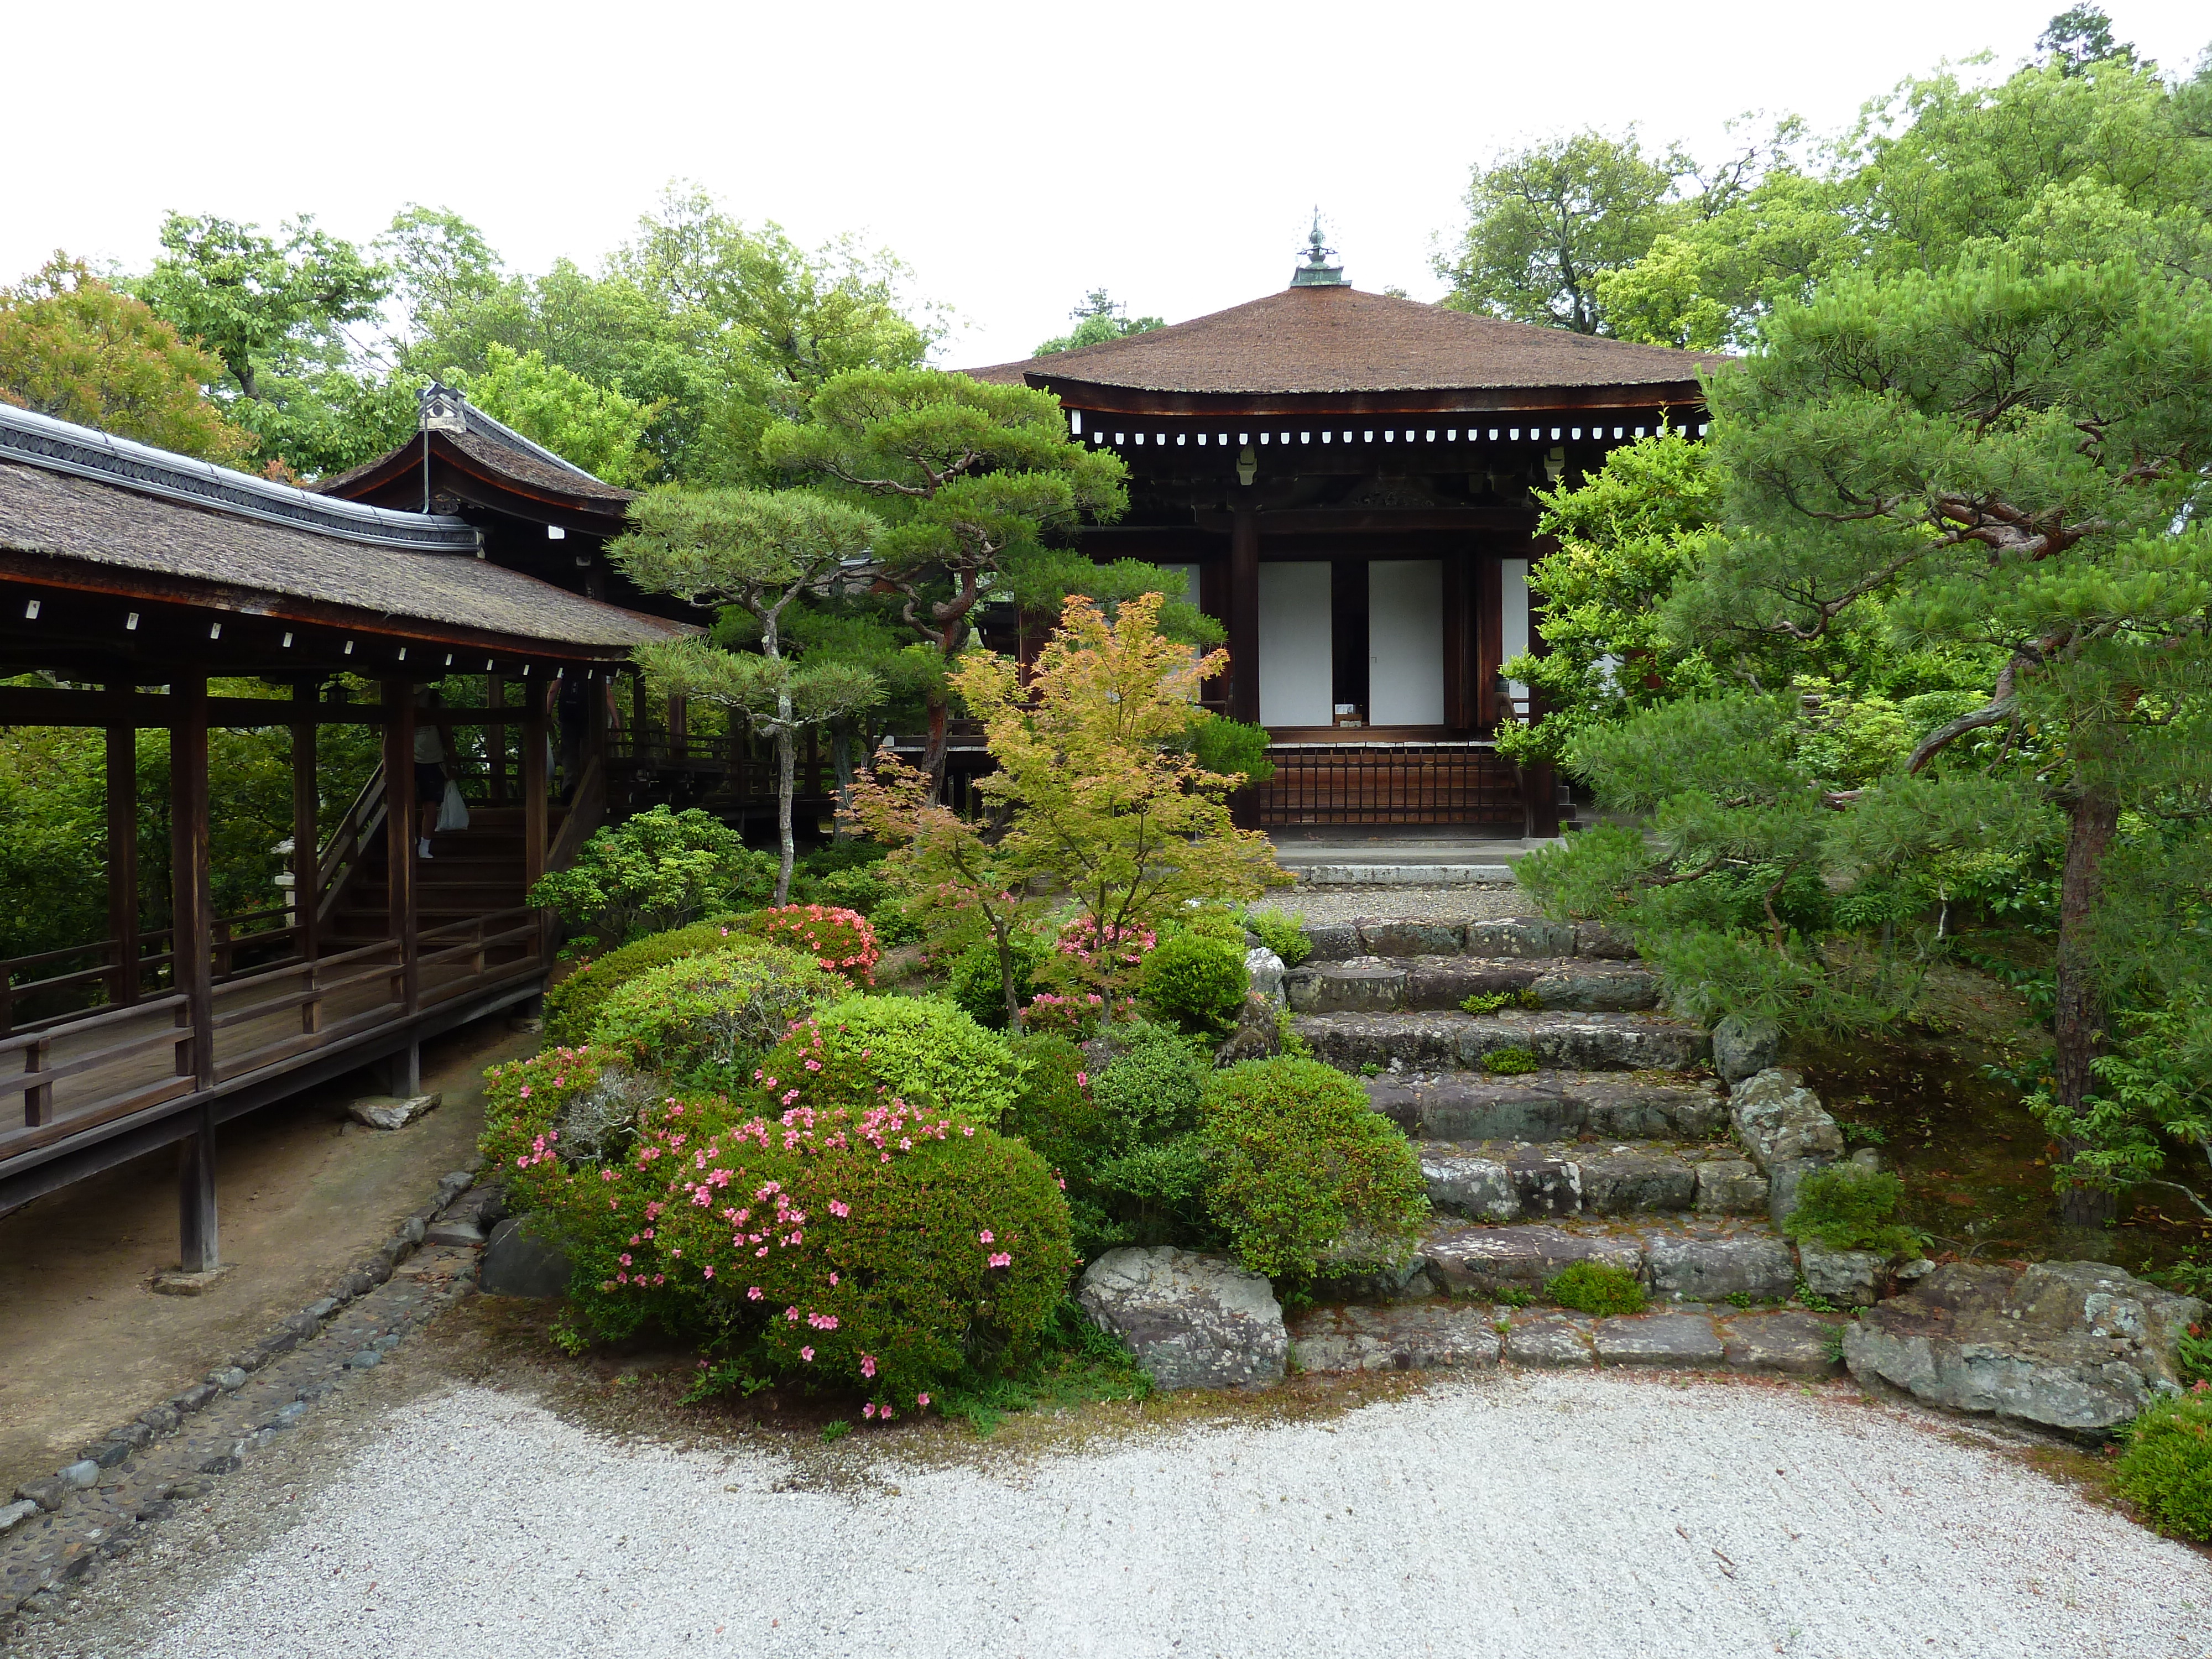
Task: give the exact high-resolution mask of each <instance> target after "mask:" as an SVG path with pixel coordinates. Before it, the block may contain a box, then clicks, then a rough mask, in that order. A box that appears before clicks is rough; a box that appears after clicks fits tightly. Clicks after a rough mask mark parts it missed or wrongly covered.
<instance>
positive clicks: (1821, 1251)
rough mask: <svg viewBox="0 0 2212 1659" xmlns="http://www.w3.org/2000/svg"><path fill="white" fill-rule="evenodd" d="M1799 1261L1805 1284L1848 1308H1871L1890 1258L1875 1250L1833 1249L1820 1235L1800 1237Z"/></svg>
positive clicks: (1816, 1294) (1814, 1291)
mask: <svg viewBox="0 0 2212 1659" xmlns="http://www.w3.org/2000/svg"><path fill="white" fill-rule="evenodd" d="M1797 1265H1798V1267H1800V1269H1802V1272H1803V1273H1804V1275H1805V1288H1806V1289H1807V1290H1808V1291H1812V1292H1813V1294H1814V1295H1815V1296H1820V1297H1826V1298H1827V1299H1828V1300H1829V1301H1831V1302H1834V1303H1838V1304H1841V1305H1842V1306H1844V1307H1846V1308H1870V1307H1872V1306H1873V1305H1874V1302H1875V1295H1876V1293H1877V1292H1878V1291H1879V1290H1880V1288H1881V1278H1882V1275H1883V1274H1884V1273H1887V1271H1888V1269H1889V1258H1888V1257H1887V1256H1886V1255H1876V1254H1875V1252H1874V1251H1872V1250H1836V1249H1830V1248H1829V1247H1828V1246H1826V1244H1823V1243H1820V1240H1819V1239H1817V1238H1801V1239H1799V1240H1798V1241H1797Z"/></svg>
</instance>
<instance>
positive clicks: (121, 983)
mask: <svg viewBox="0 0 2212 1659" xmlns="http://www.w3.org/2000/svg"><path fill="white" fill-rule="evenodd" d="M287 915H289V912H288V911H286V910H284V909H283V908H278V907H275V906H271V907H270V908H267V909H261V910H240V911H238V912H236V913H234V914H233V915H227V916H217V917H216V918H215V921H214V923H213V926H212V931H213V933H214V955H213V975H214V978H215V981H216V983H217V984H221V983H222V982H223V981H227V980H230V979H234V978H236V977H237V976H238V975H240V974H241V973H258V972H259V971H260V970H261V969H264V968H268V967H270V966H273V965H274V964H275V963H276V962H280V961H282V960H283V957H285V956H286V955H288V954H296V952H297V950H298V945H297V940H298V939H299V935H300V928H299V925H298V924H297V923H296V922H289V921H286V920H285V917H286V916H287ZM171 931H172V930H170V929H169V928H167V927H149V928H145V929H143V931H141V932H140V933H139V935H138V945H139V955H138V960H137V974H136V975H131V974H129V973H127V972H126V971H125V969H126V964H125V963H124V961H123V959H122V949H123V945H122V941H121V940H119V939H94V940H93V941H92V942H91V943H89V944H86V945H65V946H64V947H63V948H62V949H60V950H58V951H36V952H33V954H31V955H29V956H21V957H4V958H0V1036H9V1035H10V1034H12V1033H14V1032H16V1031H31V1030H39V1029H40V1028H41V1027H44V1026H49V1025H55V1024H61V1023H63V1022H65V1021H68V1020H72V1019H75V1018H77V1017H78V1016H79V1015H81V1014H82V1013H83V1012H85V1011H84V1010H83V1009H82V1008H74V1009H64V1010H61V1011H58V1012H52V1013H46V1014H33V1015H32V1016H31V1017H29V1018H25V1019H20V1020H19V1019H17V1018H15V1011H16V1008H17V1007H18V1006H20V1005H21V1004H24V1003H27V1002H31V1001H33V1000H34V999H36V998H40V997H42V996H55V995H60V994H64V993H67V992H74V991H78V990H80V989H81V988H82V987H88V986H95V985H97V986H100V987H101V988H102V989H103V990H104V991H105V992H106V996H107V999H108V1000H109V1002H110V1003H112V1004H114V1005H116V1006H125V1007H128V1006H137V1005H138V1004H141V1003H143V1000H144V991H145V989H146V987H149V986H153V985H155V983H156V981H157V979H158V977H159V976H160V975H162V974H163V972H164V971H165V970H167V969H169V968H170V967H171V966H172V964H173V961H174V957H173V953H172V952H171V951H168V950H166V949H158V948H157V949H152V950H149V949H148V948H147V947H148V946H157V947H158V946H161V945H164V944H165V943H166V942H167V940H168V939H169V938H170V937H171ZM276 947H281V949H278V951H277V954H276V956H275V957H270V956H268V955H265V954H264V952H266V951H270V950H271V949H272V948H276ZM88 956H89V957H97V958H98V960H97V961H95V962H94V963H93V965H92V966H90V967H88V968H77V969H70V970H69V971H67V972H64V973H59V974H50V975H46V976H45V977H43V978H40V979H29V980H21V981H18V980H17V979H16V977H15V976H16V975H18V974H21V973H23V972H25V971H26V970H27V969H35V968H43V967H45V966H46V965H48V964H49V963H57V962H65V961H68V960H70V958H72V957H88ZM240 957H246V961H245V962H244V963H241V962H240ZM134 983H135V984H136V985H137V987H139V993H140V994H139V995H138V996H137V997H136V998H133V997H132V996H131V994H130V987H131V985H133V984H134Z"/></svg>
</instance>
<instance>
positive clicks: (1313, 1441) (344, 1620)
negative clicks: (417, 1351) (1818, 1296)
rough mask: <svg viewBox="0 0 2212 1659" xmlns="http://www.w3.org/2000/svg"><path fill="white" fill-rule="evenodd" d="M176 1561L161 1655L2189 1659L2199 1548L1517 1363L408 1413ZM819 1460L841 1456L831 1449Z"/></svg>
mask: <svg viewBox="0 0 2212 1659" xmlns="http://www.w3.org/2000/svg"><path fill="white" fill-rule="evenodd" d="M390 1427H391V1428H392V1432H389V1433H386V1434H380V1435H378V1436H376V1437H375V1443H374V1446H373V1448H372V1449H369V1450H368V1451H367V1452H365V1453H364V1454H362V1456H361V1458H360V1460H359V1462H357V1463H356V1464H355V1465H354V1466H353V1468H351V1469H350V1470H349V1472H348V1474H346V1475H345V1477H344V1478H343V1479H342V1480H339V1481H337V1483H336V1484H333V1485H330V1486H325V1487H324V1488H323V1489H322V1490H321V1491H320V1492H319V1493H318V1494H317V1495H315V1496H313V1498H308V1499H307V1500H306V1501H305V1502H304V1503H303V1504H302V1506H301V1507H302V1510H303V1513H302V1514H301V1522H300V1524H298V1525H296V1526H295V1527H293V1528H289V1530H287V1531H285V1532H283V1533H282V1534H278V1535H277V1536H276V1539H275V1541H273V1543H271V1544H270V1545H269V1546H267V1547H264V1549H263V1550H262V1551H261V1552H260V1553H258V1554H257V1555H254V1556H252V1558H250V1559H247V1560H246V1561H245V1562H244V1563H243V1564H242V1565H240V1567H238V1568H236V1569H235V1570H234V1571H230V1572H229V1573H228V1576H226V1577H220V1578H210V1579H208V1580H206V1581H204V1583H203V1585H202V1587H201V1588H200V1589H197V1591H195V1592H194V1593H192V1595H191V1598H190V1599H189V1600H188V1601H185V1602H184V1603H183V1604H182V1605H180V1606H179V1607H177V1608H176V1609H175V1610H174V1613H173V1617H172V1618H171V1619H170V1620H169V1621H168V1622H167V1630H166V1632H164V1637H163V1638H162V1639H159V1640H157V1641H156V1642H155V1644H154V1645H153V1646H152V1648H151V1649H150V1651H152V1652H154V1653H155V1654H159V1655H163V1656H176V1659H228V1656H239V1659H245V1656H253V1659H289V1656H295V1655H298V1656H315V1659H340V1656H349V1655H389V1654H394V1653H466V1654H469V1655H471V1656H479V1659H489V1656H505V1655H530V1656H538V1655H561V1656H564V1659H566V1656H582V1655H617V1654H619V1655H625V1656H631V1655H638V1654H666V1653H674V1652H679V1651H680V1652H698V1653H702V1654H716V1653H729V1654H732V1655H742V1656H745V1659H754V1656H761V1659H781V1656H799V1655H817V1654H823V1655H827V1654H836V1655H863V1656H868V1659H928V1656H939V1655H944V1656H958V1659H995V1656H1002V1655H1003V1656H1013V1655H1025V1656H1030V1659H1060V1656H1075V1655H1085V1656H1087V1655H1114V1656H1119V1655H1147V1656H1159V1655H1165V1656H1200V1655H1237V1656H1243V1655H1252V1656H1268V1659H1275V1656H1289V1655H1300V1654H1325V1655H1332V1656H1334V1655H1352V1656H1358V1655H1369V1654H1374V1655H1391V1656H1400V1655H1410V1654H1425V1653H1436V1654H1447V1655H1453V1656H1489V1655H1499V1656H1504V1655H1514V1656H1520V1655H1527V1654H1541V1655H1544V1656H1547V1659H1556V1656H1583V1655H1624V1656H1626V1655H1634V1656H1639V1659H1671V1656H1682V1659H1725V1656H1737V1655H1752V1654H1766V1653H1782V1654H1790V1655H1819V1656H1869V1659H1897V1656H1900V1655H1909V1654H1917V1653H1927V1654H1931V1655H1941V1656H1944V1659H1955V1656H1983V1655H1986V1656H1990V1659H2020V1656H2025V1655H2044V1654H2048V1655H2054V1656H2058V1655H2063V1656H2067V1659H2091V1656H2106V1655H2110V1656H2125V1659H2167V1656H2188V1659H2203V1656H2204V1655H2206V1654H2207V1653H2208V1651H2212V1566H2208V1564H2207V1562H2206V1560H2205V1559H2203V1558H2202V1557H2200V1556H2198V1555H2197V1554H2195V1553H2191V1551H2189V1550H2187V1549H2185V1548H2184V1547H2181V1546H2179V1545H2177V1544H2173V1543H2171V1542H2168V1541H2163V1540H2161V1539H2159V1538H2157V1537H2156V1536H2154V1535H2153V1534H2149V1533H2148V1532H2145V1531H2142V1529H2140V1528H2136V1527H2135V1526H2133V1525H2132V1524H2130V1522H2127V1521H2125V1520H2124V1519H2122V1518H2120V1517H2119V1516H2115V1515H2113V1514H2111V1513H2109V1512H2107V1511H2105V1510H2099V1509H2096V1508H2093V1507H2092V1506H2090V1505H2087V1504H2083V1503H2081V1502H2080V1501H2078V1500H2077V1499H2075V1498H2074V1497H2073V1496H2071V1495H2070V1494H2069V1492H2067V1491H2066V1490H2064V1489H2063V1487H2061V1486H2057V1485H2056V1484H2054V1483H2053V1482H2051V1480H2047V1479H2045V1478H2044V1477H2042V1476H2040V1475H2038V1474H2033V1473H2032V1472H2030V1471H2027V1470H2025V1469H2023V1468H2020V1467H2019V1466H2017V1465H2016V1464H2015V1463H2013V1462H2010V1461H2008V1459H2007V1458H2005V1457H2004V1456H2003V1455H2002V1454H2001V1453H1999V1452H1997V1451H1996V1450H1993V1449H1990V1447H1988V1446H1986V1445H1983V1444H1979V1443H1972V1440H1971V1437H1963V1436H1960V1435H1958V1434H1956V1433H1955V1432H1954V1431H1951V1430H1950V1429H1949V1428H1948V1425H1942V1424H1940V1423H1936V1422H1933V1421H1931V1420H1929V1419H1923V1418H1916V1417H1912V1416H1910V1415H1908V1414H1905V1413H1897V1412H1893V1411H1891V1410H1889V1409H1888V1408H1886V1407H1866V1406H1863V1405H1860V1404H1859V1403H1857V1401H1856V1400H1855V1399H1851V1398H1849V1397H1847V1396H1843V1395H1835V1394H1825V1393H1824V1394H1820V1395H1809V1394H1807V1393H1803V1392H1800V1391H1798V1390H1796V1389H1787V1388H1766V1387H1757V1386H1747V1385H1743V1384H1730V1383H1708V1382H1691V1383H1668V1382H1666V1381H1654V1380H1651V1379H1648V1378H1646V1379H1638V1378H1634V1377H1626V1376H1604V1375H1596V1376H1592V1375H1588V1374H1583V1375H1559V1374H1541V1373H1540V1374H1529V1373H1520V1374H1516V1375H1509V1376H1496V1375H1492V1376H1484V1377H1480V1378H1475V1379H1471V1380H1468V1381H1465V1382H1456V1383H1443V1384H1439V1385H1438V1386H1437V1387H1434V1388H1432V1389H1429V1390H1428V1391H1426V1392H1425V1394H1423V1395H1419V1396H1416V1397H1413V1398H1410V1399H1406V1400H1402V1401H1396V1402H1393V1403H1389V1404H1383V1405H1377V1406H1370V1407H1366V1408H1364V1409H1362V1410H1359V1411H1357V1412H1355V1413H1352V1414H1350V1415H1348V1416H1346V1417H1344V1418H1341V1419H1337V1420H1336V1421H1335V1422H1334V1423H1333V1424H1327V1425H1317V1424H1302V1425H1293V1426H1283V1427H1266V1428H1257V1427H1237V1428H1229V1429H1180V1430H1174V1431H1162V1432H1160V1433H1158V1435H1155V1436H1146V1437H1138V1438H1135V1439H1131V1440H1124V1441H1121V1442H1119V1443H1116V1444H1115V1447H1114V1449H1111V1450H1108V1451H1104V1452H1092V1453H1088V1454H1074V1453H1070V1454H1066V1455H1057V1456H1047V1457H1042V1458H1037V1459H1032V1460H1029V1461H1017V1460H1012V1459H1009V1460H1008V1461H1007V1462H1006V1463H1004V1464H1002V1465H1001V1464H995V1463H993V1462H990V1461H989V1460H988V1459H985V1460H984V1461H983V1462H982V1464H981V1467H980V1468H979V1467H978V1466H977V1465H976V1464H975V1462H973V1461H971V1462H969V1463H966V1464H963V1465H962V1466H959V1467H951V1468H945V1467H939V1468H918V1467H913V1466H909V1465H902V1464H899V1463H896V1462H891V1461H889V1460H884V1461H877V1462H872V1463H871V1462H869V1461H868V1460H867V1459H866V1457H865V1456H862V1457H860V1458H859V1459H856V1460H855V1463H856V1466H857V1467H858V1468H860V1469H861V1470H862V1471H863V1473H862V1474H861V1475H860V1478H859V1479H858V1480H854V1481H852V1482H848V1483H846V1484H845V1485H844V1486H842V1488H841V1489H836V1490H811V1491H810V1490H803V1489H802V1490H785V1491H778V1490H776V1487H777V1485H778V1483H779V1481H780V1480H785V1479H786V1477H787V1476H788V1474H790V1472H791V1470H790V1466H789V1465H787V1463H786V1462H784V1461H783V1460H782V1459H781V1457H780V1456H778V1455H775V1454H774V1453H767V1452H750V1451H743V1452H739V1453H738V1454H736V1455H734V1456H732V1455H727V1454H722V1453H705V1452H678V1451H675V1450H671V1449H667V1448H665V1447H662V1446H659V1445H654V1444H629V1445H623V1444H617V1443H611V1442H609V1441H606V1440H604V1439H601V1438H599V1437H596V1436H594V1435H593V1434H592V1433H590V1432H587V1431H584V1430H581V1429H579V1428H576V1427H574V1426H571V1425H568V1424H567V1423H565V1422H563V1421H562V1419H558V1418H556V1417H554V1416H553V1415H551V1414H550V1413H547V1412H545V1411H544V1410H542V1409H539V1408H538V1407H534V1406H530V1405H526V1404H521V1403H519V1402H518V1401H516V1400H515V1399H514V1398H513V1396H512V1395H495V1394H492V1393H489V1392H486V1391H483V1390H479V1389H470V1388H460V1389H454V1390H453V1391H451V1392H447V1393H445V1394H442V1395H437V1396H434V1397H433V1398H431V1399H430V1400H428V1401H427V1402H423V1403H416V1404H414V1405H410V1406H408V1407H404V1408H403V1409H402V1410H401V1411H399V1412H398V1413H397V1414H396V1416H395V1419H393V1420H392V1423H391V1424H390ZM848 1444H850V1443H848Z"/></svg>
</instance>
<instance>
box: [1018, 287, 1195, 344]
mask: <svg viewBox="0 0 2212 1659" xmlns="http://www.w3.org/2000/svg"><path fill="white" fill-rule="evenodd" d="M1127 311H1128V307H1127V306H1125V305H1121V304H1119V303H1118V302H1116V301H1114V300H1113V299H1111V298H1109V296H1108V295H1107V292H1106V290H1105V289H1103V288H1094V289H1091V292H1090V293H1088V294H1086V295H1084V296H1083V303H1082V304H1081V305H1079V306H1078V307H1075V309H1074V310H1073V311H1071V312H1069V313H1067V315H1068V319H1069V320H1070V321H1072V322H1073V324H1074V325H1075V326H1074V327H1073V328H1072V329H1070V330H1069V331H1067V332H1066V333H1065V334H1061V335H1058V336H1056V337H1054V338H1052V339H1049V340H1047V341H1045V342H1044V343H1042V344H1041V345H1039V346H1038V347H1037V349H1036V350H1035V351H1033V352H1031V353H1030V356H1033V357H1049V356H1054V355H1055V354H1056V353H1059V352H1062V351H1073V350H1076V349H1079V347H1082V346H1087V345H1100V344H1103V343H1105V342H1106V341H1108V340H1126V339H1127V338H1128V337H1129V336H1130V335H1132V334H1143V333H1146V332H1147V331H1150V330H1152V329H1155V328H1163V327H1165V326H1166V325H1165V323H1164V321H1163V320H1162V319H1159V318H1158V317H1131V316H1128V315H1127V314H1126V313H1127Z"/></svg>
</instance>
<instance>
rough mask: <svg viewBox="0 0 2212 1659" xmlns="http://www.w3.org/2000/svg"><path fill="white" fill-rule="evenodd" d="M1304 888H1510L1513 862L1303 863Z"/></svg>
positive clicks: (1300, 880) (1296, 875)
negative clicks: (1511, 863)
mask: <svg viewBox="0 0 2212 1659" xmlns="http://www.w3.org/2000/svg"><path fill="white" fill-rule="evenodd" d="M1285 867H1286V868H1288V869H1289V870H1290V872H1291V878H1293V879H1294V880H1295V881H1296V882H1297V884H1298V885H1299V886H1301V887H1510V886H1511V885H1512V884H1513V866H1511V865H1510V864H1301V865H1291V866H1285Z"/></svg>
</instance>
